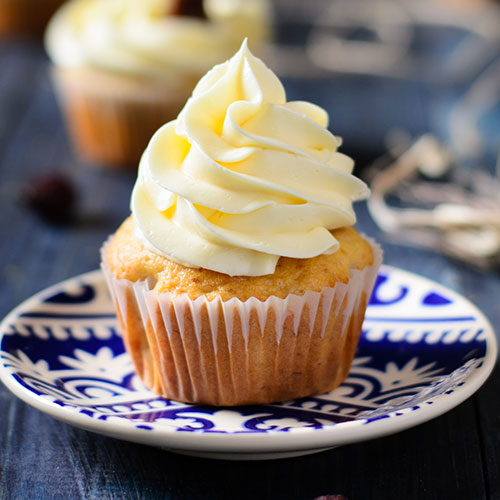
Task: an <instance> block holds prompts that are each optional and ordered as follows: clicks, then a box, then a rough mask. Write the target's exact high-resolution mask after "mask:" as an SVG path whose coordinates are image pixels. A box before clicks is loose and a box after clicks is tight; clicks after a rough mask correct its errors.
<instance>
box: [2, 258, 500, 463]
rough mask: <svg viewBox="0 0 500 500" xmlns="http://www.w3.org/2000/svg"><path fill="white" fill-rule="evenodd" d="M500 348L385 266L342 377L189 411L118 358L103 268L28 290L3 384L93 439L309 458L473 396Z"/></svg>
mask: <svg viewBox="0 0 500 500" xmlns="http://www.w3.org/2000/svg"><path fill="white" fill-rule="evenodd" d="M496 353H497V345H496V341H495V336H494V333H493V330H492V328H491V326H490V325H489V323H488V321H487V320H486V319H485V317H484V316H483V314H482V313H481V312H480V311H478V310H477V308H476V307H474V306H473V305H472V304H471V303H470V302H468V301H467V300H465V299H464V298H463V297H461V296H459V295H458V294H456V293H454V292H452V291H450V290H448V289H446V288H443V287H442V286H440V285H438V284H436V283H433V282H432V281H429V280H427V279H424V278H421V277H419V276H416V275H414V274H410V273H407V272H405V271H401V270H399V269H395V268H391V267H387V266H384V267H382V270H381V272H380V274H379V276H378V279H377V282H376V285H375V289H374V293H373V295H372V298H371V301H370V305H369V307H368V310H367V314H366V320H365V323H364V327H363V335H362V338H361V341H360V344H359V348H358V351H357V354H356V358H355V360H354V363H353V365H352V368H351V371H350V373H349V376H348V378H347V380H346V381H345V382H344V383H343V384H342V385H341V386H340V387H339V388H337V389H336V390H334V391H332V392H331V393H328V394H318V395H316V396H311V397H307V398H302V399H297V400H293V401H287V402H284V403H278V404H271V405H265V406H264V405H262V406H246V407H236V408H216V407H210V406H194V405H188V404H184V403H179V402H176V401H171V400H167V399H163V398H160V397H158V396H156V395H155V394H153V393H152V392H150V391H149V390H148V389H146V388H145V387H144V386H143V385H142V383H141V382H140V380H139V379H138V377H137V376H136V375H135V374H134V371H133V368H132V364H131V361H130V358H129V357H128V355H127V353H126V352H124V348H123V345H122V341H121V338H120V332H119V328H118V324H117V320H116V317H115V315H114V313H113V307H112V303H111V300H110V298H109V296H108V293H107V290H106V285H105V283H104V278H103V276H102V274H101V272H100V271H95V272H92V273H88V274H84V275H82V276H79V277H76V278H73V279H70V280H68V281H65V282H63V283H60V284H58V285H55V286H53V287H51V288H49V289H47V290H45V291H43V292H41V293H39V294H37V295H35V296H34V297H32V298H31V299H29V300H27V301H26V302H24V303H23V304H21V305H20V306H19V307H18V308H16V309H15V310H14V311H13V312H12V313H11V314H10V315H9V316H8V317H7V318H6V319H5V320H4V321H3V323H2V324H1V326H0V379H1V380H2V381H3V382H4V384H5V385H6V386H7V387H8V388H9V389H10V390H11V391H12V392H13V393H14V394H16V395H17V396H19V397H20V398H21V399H23V400H24V401H26V402H27V403H29V404H30V405H32V406H34V407H35V408H38V409H39V410H41V411H43V412H45V413H48V414H49V415H52V416H53V417H56V418H58V419H60V420H63V421H65V422H67V423H69V424H73V425H76V426H78V427H82V428H84V429H87V430H90V431H93V432H97V433H101V434H105V435H108V436H113V437H117V438H120V439H125V440H130V441H136V442H139V443H145V444H150V445H153V446H160V447H163V448H166V449H169V450H171V451H175V452H179V453H187V454H192V455H198V456H205V457H212V458H225V459H265V458H281V457H288V456H298V455H305V454H308V453H314V452H318V451H321V450H325V449H328V448H332V447H335V446H340V445H343V444H346V443H353V442H356V441H362V440H367V439H372V438H375V437H380V436H384V435H387V434H392V433H395V432H398V431H401V430H403V429H406V428H408V427H412V426H415V425H417V424H420V423H422V422H425V421H427V420H430V419H431V418H434V417H437V416H438V415H441V414H442V413H444V412H446V411H447V410H449V409H451V408H453V407H454V406H456V405H458V404H459V403H461V402H462V401H464V400H465V399H466V398H467V397H469V396H470V395H471V394H472V393H474V391H476V390H477V389H478V388H479V387H480V386H481V384H482V383H483V382H484V381H485V380H486V378H487V377H488V375H489V373H490V372H491V370H492V368H493V365H494V363H495V359H496Z"/></svg>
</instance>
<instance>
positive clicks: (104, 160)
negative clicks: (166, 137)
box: [0, 0, 194, 168]
mask: <svg viewBox="0 0 500 500" xmlns="http://www.w3.org/2000/svg"><path fill="white" fill-rule="evenodd" d="M0 1H1V0H0ZM53 80H54V83H55V86H56V88H57V91H58V97H59V101H60V104H61V108H62V110H63V112H64V116H65V119H66V123H67V126H68V129H69V132H70V135H71V139H72V142H73V144H74V146H75V149H76V150H77V152H78V153H79V155H80V156H82V157H83V158H84V159H85V160H87V161H89V162H90V163H94V164H97V165H102V166H107V167H132V168H137V165H138V163H139V160H140V157H141V155H142V153H143V152H144V149H145V148H146V146H147V144H148V142H149V140H150V139H151V137H152V135H153V134H154V132H156V130H158V128H159V127H160V126H161V125H163V124H164V123H166V122H168V121H170V120H172V119H174V118H175V117H176V116H177V114H178V113H179V111H180V110H181V109H182V107H183V105H184V103H185V102H186V99H187V98H188V97H189V94H190V92H191V90H192V86H187V87H186V88H183V89H181V88H175V87H173V88H170V89H169V88H166V87H167V86H166V85H164V86H163V87H162V86H160V85H159V84H158V82H154V83H150V84H148V82H147V81H146V80H137V79H133V78H127V77H126V76H124V77H121V78H120V77H119V76H115V75H104V74H103V75H99V74H98V73H97V72H95V71H79V70H73V71H72V70H71V69H61V68H54V71H53ZM193 85H194V84H193Z"/></svg>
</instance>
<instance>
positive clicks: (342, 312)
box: [102, 240, 382, 406]
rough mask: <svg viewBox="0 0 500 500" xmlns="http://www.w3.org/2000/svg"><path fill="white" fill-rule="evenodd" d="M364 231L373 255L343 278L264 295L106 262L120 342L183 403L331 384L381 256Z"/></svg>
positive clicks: (273, 397) (315, 389)
mask: <svg viewBox="0 0 500 500" xmlns="http://www.w3.org/2000/svg"><path fill="white" fill-rule="evenodd" d="M368 241H370V243H371V244H372V247H373V250H374V263H373V265H371V266H367V267H365V268H364V269H362V270H357V269H352V270H351V275H350V280H349V283H347V284H344V283H337V284H336V285H335V286H334V287H333V288H332V287H324V288H323V289H322V290H321V291H320V292H315V291H307V292H306V293H305V294H304V295H302V296H298V295H294V294H291V295H289V296H287V297H286V298H278V297H275V296H271V297H269V298H268V299H267V300H266V301H260V300H258V299H256V298H250V299H248V300H246V301H241V300H239V299H237V298H232V299H230V300H228V301H225V302H224V301H222V300H221V299H220V298H216V299H213V300H207V298H206V297H205V296H200V297H198V298H197V299H194V300H193V299H190V298H189V297H188V296H187V295H186V294H184V295H180V296H174V295H172V294H171V293H163V294H157V293H156V292H155V291H154V290H152V288H153V286H154V283H153V282H152V281H151V280H149V281H148V280H146V281H140V282H131V281H128V280H125V279H116V278H115V277H114V276H113V274H112V273H111V272H110V270H109V269H108V268H107V267H106V265H104V264H103V265H102V269H103V272H104V275H105V276H106V280H107V283H108V286H109V289H110V292H111V295H112V297H113V301H114V303H115V306H116V310H117V315H118V318H119V321H120V325H121V329H122V333H123V339H124V343H125V346H126V348H127V350H128V352H129V353H130V355H131V357H132V360H133V362H134V365H135V368H136V371H137V373H138V375H139V376H140V377H141V379H142V380H143V381H144V383H145V384H146V385H147V386H148V387H149V388H150V389H152V390H153V391H154V392H156V393H159V394H162V395H163V396H166V397H168V398H170V399H175V400H179V401H185V402H189V403H206V404H213V405H219V406H220V405H224V406H231V405H241V404H256V403H270V402H273V401H284V400H289V399H294V398H298V397H303V396H306V395H310V394H316V393H321V392H327V391H330V390H332V389H333V388H334V387H336V386H338V385H339V384H340V383H341V382H342V381H343V380H344V379H345V377H346V376H347V373H348V371H349V368H350V365H351V362H352V359H353V357H354V353H355V350H356V347H357V344H358V341H359V336H360V333H361V326H362V323H363V319H364V313H365V310H366V306H367V304H368V300H369V298H370V294H371V291H372V288H373V285H374V282H375V278H376V276H377V272H378V268H379V266H380V264H381V262H382V251H381V249H380V247H379V246H378V245H377V244H376V243H375V242H373V241H371V240H368ZM105 250H106V246H104V247H103V253H104V252H105ZM103 261H104V259H103Z"/></svg>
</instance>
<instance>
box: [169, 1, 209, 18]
mask: <svg viewBox="0 0 500 500" xmlns="http://www.w3.org/2000/svg"><path fill="white" fill-rule="evenodd" d="M170 15H171V16H186V17H198V18H200V19H206V18H207V16H206V14H205V9H204V8H203V0H174V2H173V6H172V10H171V11H170Z"/></svg>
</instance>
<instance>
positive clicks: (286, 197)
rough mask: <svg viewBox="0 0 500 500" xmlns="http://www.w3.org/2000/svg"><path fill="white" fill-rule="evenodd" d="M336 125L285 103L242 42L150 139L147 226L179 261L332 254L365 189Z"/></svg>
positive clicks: (264, 264)
mask: <svg viewBox="0 0 500 500" xmlns="http://www.w3.org/2000/svg"><path fill="white" fill-rule="evenodd" d="M327 125H328V115H327V113H326V112H325V111H324V110H323V109H322V108H320V107H318V106H316V105H314V104H312V103H308V102H303V101H291V102H287V101H286V94H285V91H284V89H283V86H282V84H281V82H280V81H279V79H278V78H277V77H276V75H275V74H274V73H273V72H272V71H271V70H270V69H269V68H267V67H266V65H265V64H264V63H263V62H262V61H261V60H260V59H258V58H256V57H255V56H253V55H252V53H251V52H250V50H249V49H248V47H247V44H246V41H245V42H244V43H243V45H242V46H241V48H240V50H239V51H238V52H237V53H236V55H235V56H234V57H233V58H232V59H230V60H229V61H227V62H225V63H223V64H220V65H218V66H215V67H214V68H213V69H212V70H210V71H209V72H208V73H207V74H206V75H205V76H204V77H203V78H202V79H201V80H200V82H199V83H198V85H197V86H196V88H195V90H194V91H193V94H192V96H191V98H190V99H189V100H188V101H187V103H186V105H185V107H184V109H183V110H182V111H181V113H180V114H179V117H178V118H177V120H174V121H172V122H169V123H167V124H165V125H164V126H163V127H161V128H160V129H159V130H158V131H157V132H156V133H155V135H154V136H153V138H152V139H151V142H150V144H149V146H148V148H147V149H146V151H145V153H144V155H143V157H142V160H141V163H140V166H139V176H138V180H137V182H136V185H135V188H134V192H133V194H132V201H131V208H132V213H133V216H134V220H135V224H136V230H137V233H138V236H139V237H140V238H141V240H142V241H143V242H144V243H145V245H146V246H147V247H148V248H150V249H151V250H153V251H155V252H156V253H159V254H161V255H164V256H166V257H168V258H170V259H171V260H174V261H176V262H179V263H181V264H185V265H187V266H191V267H203V268H206V269H211V270H214V271H218V272H221V273H225V274H229V275H246V276H259V275H265V274H270V273H273V272H274V269H275V266H276V263H277V261H278V259H279V257H280V256H286V257H294V258H309V257H314V256H317V255H320V254H325V253H333V252H335V251H336V250H337V249H338V242H337V241H336V239H335V238H334V237H333V236H332V234H331V233H330V231H329V230H330V229H335V228H338V227H342V226H349V225H352V224H353V223H354V222H355V215H354V211H353V209H352V202H353V201H355V200H359V199H362V198H364V197H366V196H367V194H368V188H367V187H366V185H365V184H364V183H363V182H362V181H361V180H359V179H357V178H356V177H354V176H353V175H352V174H351V172H352V168H353V161H352V160H351V159H350V158H348V157H347V156H345V155H343V154H341V153H339V152H337V148H338V146H339V145H340V141H339V140H338V139H337V138H336V137H335V136H334V135H333V134H331V133H330V132H329V131H328V130H327V129H326V126H327Z"/></svg>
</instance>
